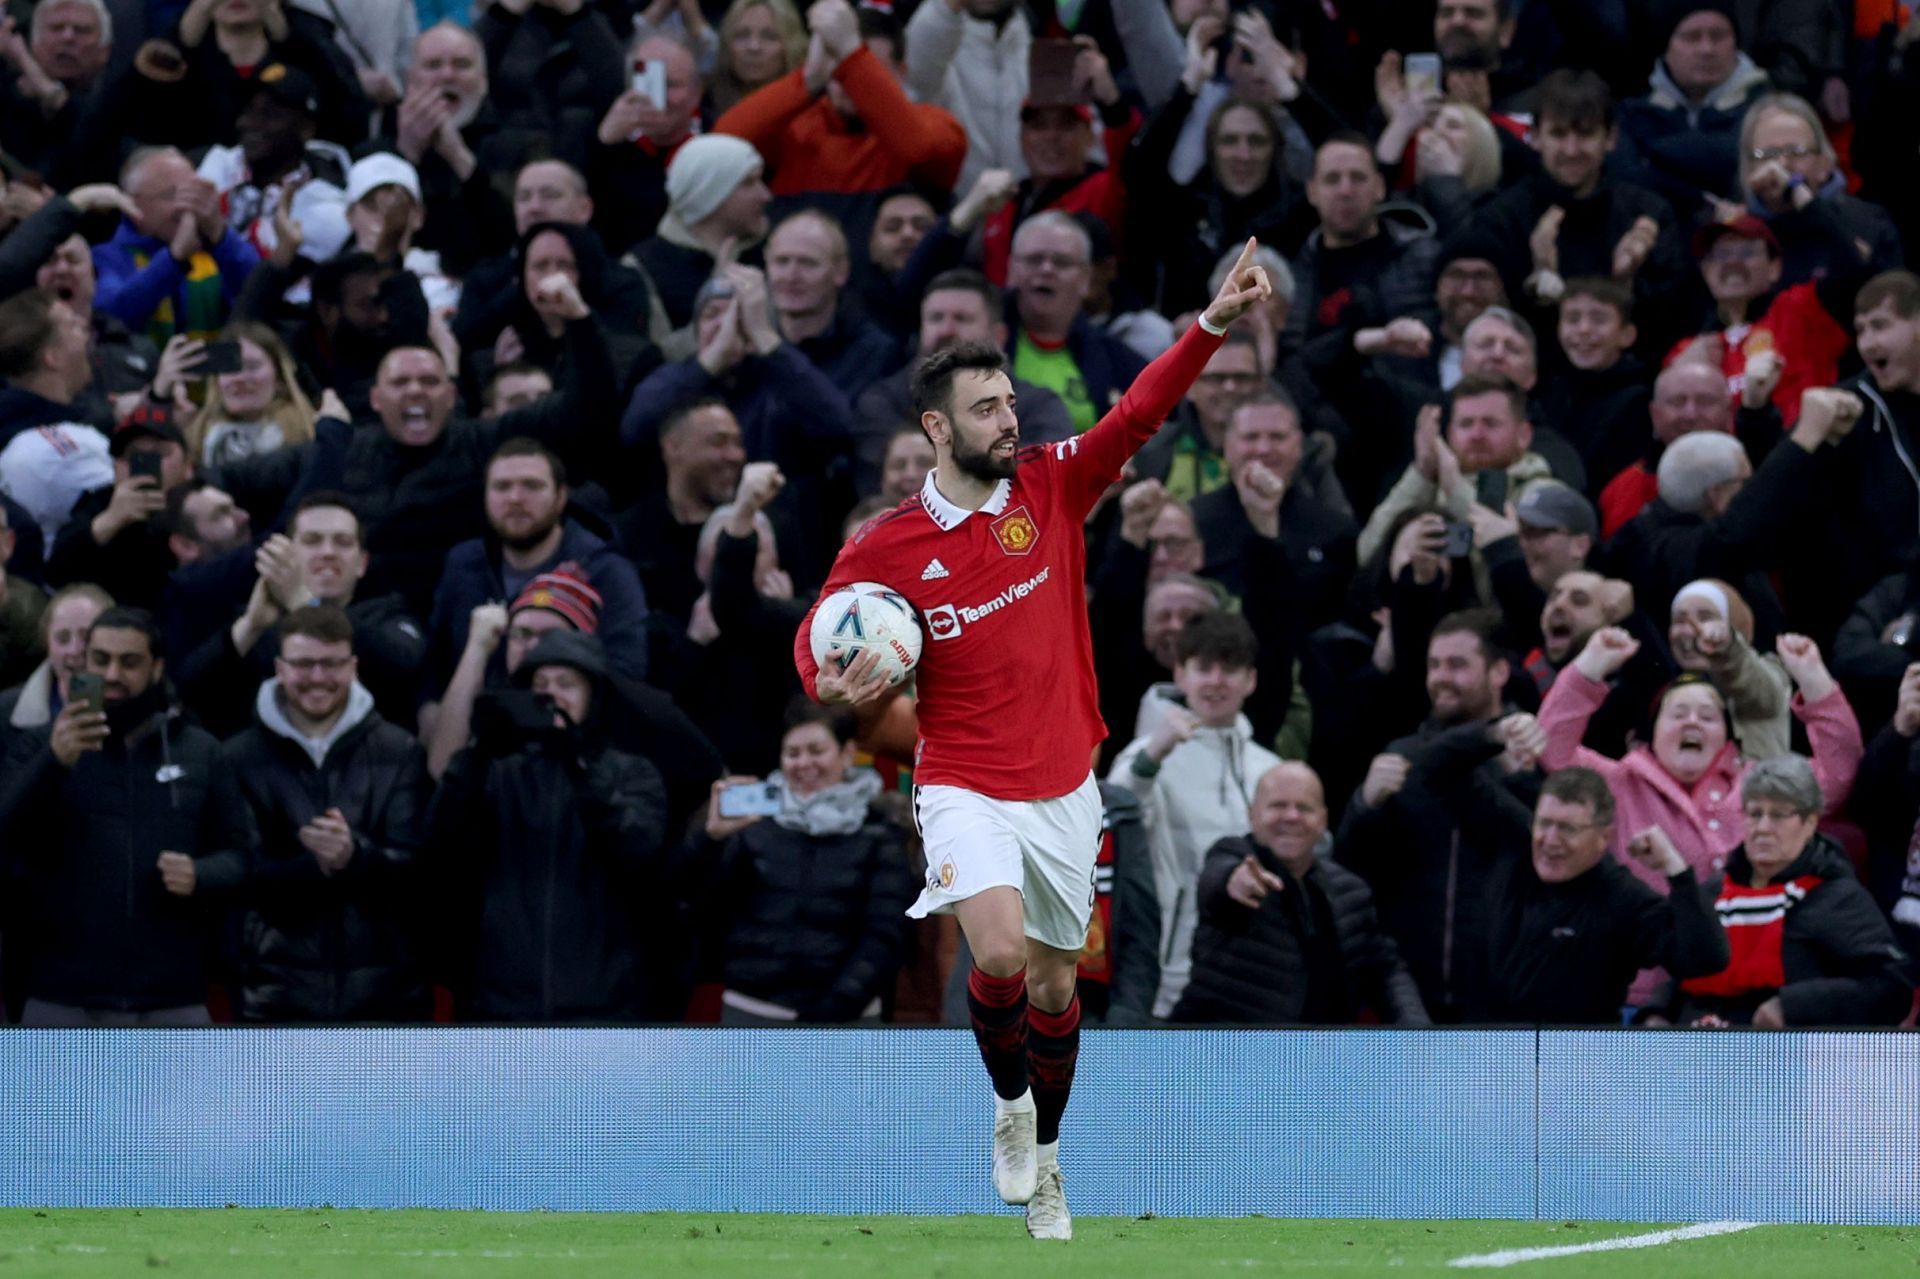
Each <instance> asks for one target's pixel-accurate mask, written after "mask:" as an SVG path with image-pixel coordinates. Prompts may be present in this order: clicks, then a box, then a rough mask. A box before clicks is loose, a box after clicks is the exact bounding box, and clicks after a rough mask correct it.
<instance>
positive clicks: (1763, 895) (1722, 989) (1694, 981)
mask: <svg viewBox="0 0 1920 1279" xmlns="http://www.w3.org/2000/svg"><path fill="white" fill-rule="evenodd" d="M1820 882H1821V881H1820V876H1818V875H1797V876H1795V877H1794V878H1792V879H1790V880H1788V881H1787V882H1786V883H1784V884H1768V885H1766V886H1765V887H1764V888H1750V887H1748V886H1747V885H1745V884H1739V883H1735V882H1734V880H1733V877H1732V876H1728V877H1727V878H1726V879H1725V880H1724V881H1723V882H1722V883H1721V885H1720V896H1719V897H1718V898H1717V899H1716V900H1715V901H1714V903H1713V908H1714V910H1715V911H1717V912H1719V915H1720V926H1721V927H1722V928H1724V929H1726V930H1727V944H1728V945H1729V946H1730V947H1731V948H1732V950H1733V961H1732V962H1731V963H1729V964H1728V965H1727V966H1726V967H1725V968H1723V969H1721V970H1720V971H1719V972H1717V973H1715V974H1713V975H1712V976H1711V977H1694V978H1690V979H1689V980H1687V981H1684V982H1682V983H1680V988H1681V989H1682V990H1685V991H1686V992H1687V993H1688V994H1690V995H1717V996H1723V997H1727V998H1737V997H1739V996H1741V995H1746V994H1750V993H1752V992H1754V991H1761V990H1767V991H1772V990H1778V989H1780V988H1781V987H1782V986H1784V985H1786V984H1787V975H1786V971H1785V969H1784V968H1783V966H1782V964H1781V960H1780V943H1781V941H1782V939H1783V938H1784V937H1785V936H1786V929H1787V912H1788V911H1790V910H1792V909H1793V908H1794V907H1795V906H1798V905H1799V904H1800V903H1801V902H1803V901H1805V900H1806V897H1807V894H1808V893H1810V892H1812V891H1813V890H1814V889H1815V888H1818V887H1819V886H1820Z"/></svg>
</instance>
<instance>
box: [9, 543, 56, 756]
mask: <svg viewBox="0 0 1920 1279" xmlns="http://www.w3.org/2000/svg"><path fill="white" fill-rule="evenodd" d="M14 542H15V538H14V533H13V530H12V529H11V528H9V527H8V526H7V509H6V507H5V506H0V688H12V687H13V686H14V685H15V684H18V683H19V682H20V681H21V680H23V679H26V678H27V676H28V675H30V674H32V672H33V670H34V668H35V667H36V666H38V665H39V663H40V660H41V658H43V657H45V656H46V647H47V642H46V635H45V629H46V628H45V627H44V626H42V625H41V619H42V618H43V617H44V616H45V614H46V608H47V593H46V592H45V591H43V590H41V589H40V588H39V587H38V586H36V585H34V584H33V583H32V582H29V581H26V580H24V579H23V578H19V577H15V576H13V575H12V574H10V573H8V572H7V565H8V563H9V562H10V561H11V560H12V559H13V550H14ZM5 736H6V734H5V730H4V729H0V758H4V757H5V754H6V751H5Z"/></svg>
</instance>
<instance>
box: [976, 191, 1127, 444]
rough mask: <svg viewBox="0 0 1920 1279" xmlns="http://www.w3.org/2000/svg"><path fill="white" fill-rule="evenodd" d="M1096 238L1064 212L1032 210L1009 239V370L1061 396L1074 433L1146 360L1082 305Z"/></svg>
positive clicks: (1090, 423) (1109, 403) (1113, 397)
mask: <svg viewBox="0 0 1920 1279" xmlns="http://www.w3.org/2000/svg"><path fill="white" fill-rule="evenodd" d="M1092 265H1093V243H1092V240H1091V238H1090V237H1089V236H1088V235H1087V230H1086V228H1085V227H1083V226H1081V225H1080V224H1079V222H1077V221H1075V220H1074V219H1073V218H1072V217H1070V216H1069V215H1067V214H1065V213H1061V212H1058V211H1049V212H1046V213H1036V214H1035V215H1034V216H1032V217H1030V218H1028V219H1027V220H1026V221H1025V222H1022V223H1021V224H1020V229H1019V230H1018V231H1017V232H1015V233H1014V237H1013V268H1012V270H1011V272H1010V273H1009V275H1008V283H1009V284H1010V285H1011V286H1012V289H1013V293H1012V297H1011V301H1012V303H1013V310H1014V318H1015V324H1014V326H1013V332H1012V333H1011V334H1010V335H1009V336H1008V338H1007V353H1008V355H1009V356H1011V357H1012V358H1011V360H1010V361H1009V363H1010V365H1011V368H1012V374H1013V376H1014V377H1017V378H1019V379H1021V380H1022V381H1025V382H1031V383H1033V384H1035V385H1036V386H1044V387H1046V388H1047V389H1048V390H1049V391H1052V392H1053V393H1054V394H1055V395H1057V396H1059V397H1060V398H1061V399H1062V400H1063V401H1065V403H1066V406H1067V413H1068V416H1069V417H1071V418H1072V419H1073V427H1074V430H1075V431H1076V432H1079V431H1085V430H1088V429H1089V428H1091V427H1092V426H1093V424H1094V422H1095V421H1097V420H1098V419H1099V417H1100V415H1101V414H1102V413H1105V412H1106V411H1107V409H1108V408H1110V407H1112V406H1113V405H1114V404H1117V403H1118V402H1119V400H1120V395H1121V393H1122V392H1123V391H1125V390H1126V389H1127V387H1128V386H1129V385H1131V384H1132V382H1133V379H1134V378H1135V377H1136V376H1137V375H1138V374H1139V372H1140V370H1142V369H1144V368H1145V367H1146V361H1145V360H1144V359H1142V358H1141V356H1140V353H1139V352H1137V351H1135V350H1133V349H1132V348H1131V347H1129V346H1127V345H1126V344H1125V343H1124V342H1121V341H1119V340H1118V339H1116V338H1113V337H1110V336H1108V335H1107V334H1106V333H1103V332H1101V331H1100V330H1098V329H1095V328H1094V327H1093V326H1092V324H1091V323H1089V321H1088V319H1087V316H1086V311H1085V306H1086V300H1087V285H1088V279H1089V274H1090V272H1091V270H1092Z"/></svg>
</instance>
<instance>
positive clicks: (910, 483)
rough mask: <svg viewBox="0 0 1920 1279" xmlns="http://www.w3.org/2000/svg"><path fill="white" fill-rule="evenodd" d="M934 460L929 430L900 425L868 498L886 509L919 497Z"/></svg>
mask: <svg viewBox="0 0 1920 1279" xmlns="http://www.w3.org/2000/svg"><path fill="white" fill-rule="evenodd" d="M1016 394H1017V392H1016ZM933 462H934V456H933V444H932V443H931V442H930V441H929V440H928V439H927V434H926V432H925V431H922V430H921V429H920V428H919V427H917V426H903V427H901V428H900V429H899V430H898V431H895V432H894V433H893V438H892V439H890V440H888V441H887V452H886V456H885V457H883V458H881V460H880V492H879V494H878V496H877V497H875V498H872V499H869V500H871V501H877V502H879V503H880V504H881V505H880V510H883V511H884V510H888V509H890V508H892V507H895V506H898V505H899V504H900V503H902V502H910V501H914V500H916V499H918V498H919V496H920V488H921V486H922V485H923V484H925V483H926V482H927V472H928V471H931V470H932V469H933ZM875 514H878V512H877V511H876V512H875Z"/></svg>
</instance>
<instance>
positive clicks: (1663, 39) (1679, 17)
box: [1653, 0, 1740, 57]
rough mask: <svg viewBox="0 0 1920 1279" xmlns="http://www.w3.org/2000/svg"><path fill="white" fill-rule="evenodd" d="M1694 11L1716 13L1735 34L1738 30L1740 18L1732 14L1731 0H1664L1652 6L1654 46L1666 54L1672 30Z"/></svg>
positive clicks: (1663, 54)
mask: <svg viewBox="0 0 1920 1279" xmlns="http://www.w3.org/2000/svg"><path fill="white" fill-rule="evenodd" d="M1696 13H1717V14H1719V15H1720V16H1721V17H1723V18H1725V19H1726V20H1727V21H1728V22H1730V23H1732V24H1733V30H1734V33H1735V35H1736V36H1737V35H1738V33H1739V31H1740V19H1739V18H1737V17H1735V16H1734V12H1733V0H1665V3H1659V4H1655V5H1654V7H1653V34H1654V46H1653V47H1654V48H1655V49H1658V50H1659V51H1660V55H1661V56H1662V57H1664V56H1666V52H1667V46H1668V45H1669V44H1671V43H1673V33H1674V30H1675V29H1676V28H1677V27H1679V25H1680V24H1681V23H1683V22H1685V21H1686V20H1687V19H1688V18H1691V17H1692V16H1693V15H1694V14H1696Z"/></svg>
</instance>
